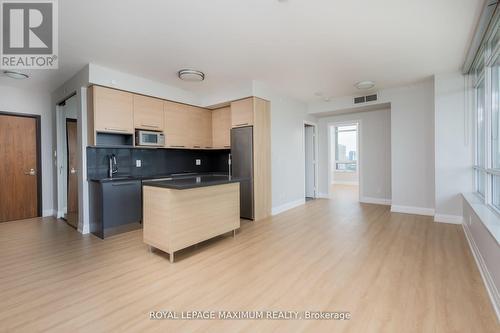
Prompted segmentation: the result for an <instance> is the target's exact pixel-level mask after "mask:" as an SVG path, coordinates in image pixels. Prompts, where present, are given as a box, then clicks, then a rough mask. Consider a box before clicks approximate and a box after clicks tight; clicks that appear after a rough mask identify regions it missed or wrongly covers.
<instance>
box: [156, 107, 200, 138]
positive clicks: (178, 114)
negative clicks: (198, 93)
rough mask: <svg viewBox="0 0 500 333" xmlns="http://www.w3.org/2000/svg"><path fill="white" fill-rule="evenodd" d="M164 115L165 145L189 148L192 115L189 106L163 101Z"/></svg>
mask: <svg viewBox="0 0 500 333" xmlns="http://www.w3.org/2000/svg"><path fill="white" fill-rule="evenodd" d="M163 110H164V115H165V118H164V120H165V125H164V133H165V147H169V148H191V146H192V145H193V142H192V140H191V125H192V117H191V112H190V110H189V106H187V105H184V104H180V103H175V102H169V101H165V102H164V103H163Z"/></svg>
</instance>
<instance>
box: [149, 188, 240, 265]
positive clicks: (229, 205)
mask: <svg viewBox="0 0 500 333" xmlns="http://www.w3.org/2000/svg"><path fill="white" fill-rule="evenodd" d="M239 186H240V185H239V183H231V184H223V185H214V186H205V187H198V188H193V189H183V190H177V189H170V188H162V187H155V186H146V185H145V186H144V187H143V205H144V208H143V209H144V216H143V228H144V230H143V235H144V236H143V237H144V243H146V244H148V245H150V246H153V247H155V248H157V249H160V250H162V251H164V252H166V253H168V254H169V255H170V261H171V262H173V257H174V256H173V254H174V252H175V251H178V250H181V249H184V248H187V247H189V246H191V245H194V244H197V243H200V242H202V241H205V240H207V239H210V238H213V237H216V236H219V235H222V234H224V233H227V232H230V231H234V230H236V229H238V228H239V227H240V190H239Z"/></svg>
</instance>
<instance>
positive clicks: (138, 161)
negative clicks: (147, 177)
mask: <svg viewBox="0 0 500 333" xmlns="http://www.w3.org/2000/svg"><path fill="white" fill-rule="evenodd" d="M135 166H136V167H137V168H140V167H141V166H142V161H141V160H135Z"/></svg>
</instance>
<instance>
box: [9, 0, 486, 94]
mask: <svg viewBox="0 0 500 333" xmlns="http://www.w3.org/2000/svg"><path fill="white" fill-rule="evenodd" d="M483 2H484V1H483V0H418V1H416V0H356V1H348V0H288V1H285V2H280V1H278V0H239V1H235V0H211V1H207V0H182V1H181V0H177V1H175V0H164V1H159V0H156V1H155V0H141V1H138V0H120V1H117V0H85V1H81V0H61V1H59V17H60V21H59V24H60V52H59V54H60V56H59V59H60V69H59V70H57V71H55V70H52V71H48V70H45V71H34V72H33V73H32V75H33V78H32V79H30V80H29V81H30V82H27V81H21V82H16V83H15V84H16V85H31V86H43V87H45V88H47V89H50V90H54V89H55V88H56V87H57V86H59V85H60V84H62V83H63V82H64V81H65V80H67V79H68V78H70V77H71V76H72V75H74V74H75V73H76V72H77V71H78V70H79V69H81V68H82V67H83V66H84V65H85V64H86V63H89V62H94V63H96V64H99V65H103V66H107V67H111V68H114V69H118V70H121V71H124V72H129V73H132V74H136V75H139V76H143V77H147V78H150V79H153V80H157V81H161V82H164V83H167V84H171V85H175V86H178V87H182V88H185V89H187V90H191V91H194V92H196V93H200V94H207V93H210V92H214V91H217V90H220V89H224V87H231V86H235V85H239V84H241V83H242V82H248V81H251V80H259V81H263V82H266V83H267V84H268V85H270V86H272V87H274V88H276V89H278V90H281V91H282V92H284V93H286V94H288V95H290V96H292V97H295V98H297V99H300V100H303V101H312V100H315V99H318V98H319V97H316V96H314V93H315V92H322V93H323V94H324V96H332V97H337V96H344V95H350V94H354V93H356V88H354V87H353V84H354V83H355V82H356V81H360V80H374V81H376V82H377V87H378V88H379V89H380V88H385V87H393V86H398V85H402V84H408V83H412V82H415V81H419V80H421V79H423V78H426V77H429V76H430V75H432V74H434V73H441V72H447V71H452V70H458V69H459V68H460V67H461V65H462V63H463V61H464V58H465V53H466V50H467V47H468V44H469V41H470V39H471V38H472V34H473V30H474V27H475V24H476V22H477V20H478V17H479V14H480V11H481V9H482V5H483ZM184 67H193V68H197V69H200V70H202V71H204V72H205V73H206V75H207V77H206V80H205V82H203V83H201V84H200V83H186V82H181V81H179V80H178V79H177V77H176V71H177V70H178V69H180V68H184ZM11 81H12V80H9V81H8V82H11ZM2 83H7V79H6V78H1V79H0V84H2Z"/></svg>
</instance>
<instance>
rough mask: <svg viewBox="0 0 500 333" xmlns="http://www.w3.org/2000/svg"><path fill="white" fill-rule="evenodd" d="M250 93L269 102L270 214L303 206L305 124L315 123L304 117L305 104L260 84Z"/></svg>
mask: <svg viewBox="0 0 500 333" xmlns="http://www.w3.org/2000/svg"><path fill="white" fill-rule="evenodd" d="M253 93H254V95H255V96H257V97H260V98H264V99H266V100H269V101H270V102H271V154H272V155H271V170H272V196H273V213H277V212H280V211H283V210H284V209H287V208H290V207H293V206H294V205H297V204H300V203H302V202H304V198H305V177H304V175H305V151H304V121H306V120H307V121H311V122H314V121H315V120H316V119H315V118H314V117H312V116H310V115H308V114H307V105H306V104H305V103H302V102H299V101H296V100H293V99H291V98H288V97H286V96H283V95H282V94H280V93H279V92H277V91H275V90H273V89H271V88H269V87H267V86H266V85H265V84H263V83H261V82H257V81H254V92H253Z"/></svg>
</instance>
